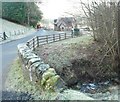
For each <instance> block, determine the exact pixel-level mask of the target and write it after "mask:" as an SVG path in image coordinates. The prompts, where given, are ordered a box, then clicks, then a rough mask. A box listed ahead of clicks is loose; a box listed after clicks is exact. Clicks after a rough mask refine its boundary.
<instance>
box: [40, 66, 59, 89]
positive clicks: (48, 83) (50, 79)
mask: <svg viewBox="0 0 120 102" xmlns="http://www.w3.org/2000/svg"><path fill="white" fill-rule="evenodd" d="M59 78H60V77H59V76H58V75H56V72H55V70H54V69H53V68H50V69H48V70H47V71H46V72H45V73H44V74H43V75H42V80H41V86H42V87H43V89H44V90H49V91H55V89H54V87H55V84H56V82H57V80H58V79H59Z"/></svg>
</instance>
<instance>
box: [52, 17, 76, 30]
mask: <svg viewBox="0 0 120 102" xmlns="http://www.w3.org/2000/svg"><path fill="white" fill-rule="evenodd" d="M75 23H76V21H75V19H74V18H73V17H61V18H58V19H55V20H54V30H57V31H65V30H71V29H72V28H73V27H74V26H75Z"/></svg>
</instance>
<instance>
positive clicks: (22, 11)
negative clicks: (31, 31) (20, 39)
mask: <svg viewBox="0 0 120 102" xmlns="http://www.w3.org/2000/svg"><path fill="white" fill-rule="evenodd" d="M2 18H4V19H7V20H10V21H14V22H16V23H20V24H24V25H29V26H35V25H36V24H37V22H38V21H40V20H41V18H42V12H41V11H40V10H39V8H38V7H37V5H36V4H35V3H34V2H3V3H2Z"/></svg>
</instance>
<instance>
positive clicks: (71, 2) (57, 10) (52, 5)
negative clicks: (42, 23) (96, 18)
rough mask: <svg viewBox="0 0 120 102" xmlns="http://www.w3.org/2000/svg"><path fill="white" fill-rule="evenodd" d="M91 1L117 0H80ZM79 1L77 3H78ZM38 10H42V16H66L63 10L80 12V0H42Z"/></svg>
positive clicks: (52, 17)
mask: <svg viewBox="0 0 120 102" xmlns="http://www.w3.org/2000/svg"><path fill="white" fill-rule="evenodd" d="M91 1H96V2H99V1H113V2H114V1H118V0H82V2H84V3H88V2H89V3H90V2H91ZM78 2H79V3H78ZM39 7H40V10H42V12H43V16H44V18H47V19H55V18H58V17H61V16H66V15H67V14H66V13H65V12H69V13H80V14H82V12H80V8H81V5H80V0H42V4H40V5H39Z"/></svg>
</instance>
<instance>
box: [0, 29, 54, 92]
mask: <svg viewBox="0 0 120 102" xmlns="http://www.w3.org/2000/svg"><path fill="white" fill-rule="evenodd" d="M55 33H56V32H55V31H45V30H43V29H41V30H39V31H37V32H35V33H33V34H30V35H29V36H26V37H24V38H21V39H18V40H14V41H11V42H8V43H4V44H1V45H0V48H2V50H1V51H0V58H2V59H1V61H2V62H0V65H2V66H1V69H0V71H1V72H0V73H2V90H4V84H5V80H6V77H7V74H8V71H9V68H10V65H11V63H12V62H13V60H14V59H15V58H16V57H17V45H18V44H20V43H26V42H27V40H29V39H31V38H32V37H34V36H37V35H39V36H40V35H46V34H55ZM0 77H1V76H0Z"/></svg>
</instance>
